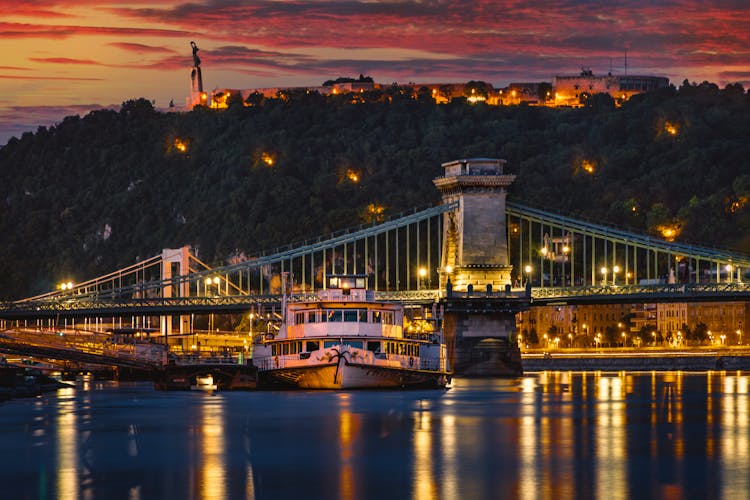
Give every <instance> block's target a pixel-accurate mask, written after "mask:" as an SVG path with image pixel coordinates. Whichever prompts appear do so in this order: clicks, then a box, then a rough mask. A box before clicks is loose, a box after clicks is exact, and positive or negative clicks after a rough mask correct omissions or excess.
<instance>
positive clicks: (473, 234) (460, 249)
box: [433, 158, 516, 292]
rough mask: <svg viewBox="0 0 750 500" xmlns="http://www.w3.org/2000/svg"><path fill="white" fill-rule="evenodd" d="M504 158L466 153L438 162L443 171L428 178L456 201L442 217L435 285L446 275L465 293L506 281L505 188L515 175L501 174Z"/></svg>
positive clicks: (445, 199) (448, 200) (443, 281)
mask: <svg viewBox="0 0 750 500" xmlns="http://www.w3.org/2000/svg"><path fill="white" fill-rule="evenodd" d="M503 165H505V160H496V159H493V158H471V159H467V160H456V161H451V162H448V163H443V168H444V169H445V175H444V176H443V177H438V178H437V179H435V180H433V182H434V183H435V186H436V187H437V188H438V189H439V190H440V192H441V193H442V195H443V203H445V204H448V203H453V202H456V203H458V208H457V209H456V210H455V211H452V212H448V213H446V214H445V216H444V219H443V249H442V262H441V266H440V288H441V289H445V287H446V285H447V282H448V280H449V279H450V281H451V284H452V286H453V289H454V290H456V291H461V292H465V291H467V289H468V288H469V285H471V288H473V289H474V290H476V291H485V290H486V289H487V287H488V286H491V287H492V290H495V291H498V290H502V289H504V288H505V285H509V284H510V273H511V270H512V269H513V267H512V266H511V265H510V264H509V260H508V241H507V232H506V227H505V190H506V188H507V187H508V186H510V185H511V183H512V182H513V181H514V180H515V179H516V176H515V175H509V174H503Z"/></svg>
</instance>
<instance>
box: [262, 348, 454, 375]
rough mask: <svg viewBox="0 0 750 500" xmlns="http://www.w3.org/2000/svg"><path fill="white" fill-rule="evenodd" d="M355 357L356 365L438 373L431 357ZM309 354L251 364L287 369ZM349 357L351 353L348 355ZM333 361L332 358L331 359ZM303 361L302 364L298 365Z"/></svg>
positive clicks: (375, 354)
mask: <svg viewBox="0 0 750 500" xmlns="http://www.w3.org/2000/svg"><path fill="white" fill-rule="evenodd" d="M315 352H317V351H315ZM356 352H357V355H356V356H355V357H354V359H352V358H351V357H347V360H350V361H355V362H356V363H358V364H369V365H381V366H383V365H385V366H388V367H391V368H410V369H415V370H425V371H440V370H441V366H440V359H439V358H433V357H420V356H407V355H404V354H388V353H384V352H372V351H356ZM310 354H311V353H306V352H303V353H299V354H294V355H291V356H289V355H281V356H259V357H255V358H254V359H253V364H254V365H255V367H256V368H258V370H260V371H267V370H274V369H277V368H288V367H293V366H302V365H304V364H307V363H306V362H305V361H306V360H307V359H308V358H309V357H310ZM350 356H351V353H350ZM332 359H333V358H332ZM299 361H303V363H298V362H299Z"/></svg>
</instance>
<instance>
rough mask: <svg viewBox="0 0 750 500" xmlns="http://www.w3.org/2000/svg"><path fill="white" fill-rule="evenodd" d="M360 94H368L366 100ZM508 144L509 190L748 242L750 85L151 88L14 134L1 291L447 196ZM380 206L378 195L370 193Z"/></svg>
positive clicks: (638, 226) (341, 224)
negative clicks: (220, 95)
mask: <svg viewBox="0 0 750 500" xmlns="http://www.w3.org/2000/svg"><path fill="white" fill-rule="evenodd" d="M361 100H362V99H360V101H361ZM478 156H482V157H497V158H504V159H506V160H508V164H507V167H506V168H507V171H508V172H510V173H514V174H517V175H518V178H517V180H516V182H515V184H514V185H513V186H512V187H511V191H510V199H513V200H515V201H518V202H521V203H524V204H527V205H531V206H534V207H538V208H546V209H550V210H554V211H557V212H560V213H563V214H568V215H572V216H580V217H586V218H588V219H591V220H594V221H599V222H605V223H610V224H615V225H618V226H623V227H630V228H633V229H635V230H638V231H642V232H650V233H652V234H654V235H660V234H664V231H665V230H666V229H671V230H672V231H674V232H675V234H677V238H678V239H680V240H686V241H693V242H697V243H701V244H705V245H717V246H722V247H727V248H735V249H737V250H740V251H742V252H745V253H750V231H749V230H750V207H748V206H747V201H748V198H749V197H750V160H749V158H750V96H748V94H746V93H745V92H744V91H743V89H742V88H741V87H740V86H739V85H733V86H728V87H727V88H725V89H718V88H717V87H716V86H715V85H712V84H707V83H704V84H701V85H690V84H687V83H686V84H683V86H681V87H680V88H679V89H675V88H670V89H664V90H662V91H659V92H654V93H650V94H645V95H641V96H636V97H633V98H632V99H631V100H630V101H629V102H627V103H626V104H625V105H624V106H623V107H621V108H614V107H613V103H612V101H611V99H610V98H608V97H607V96H603V95H598V96H594V97H593V98H592V99H591V100H590V101H589V106H587V107H584V108H581V109H550V108H536V107H526V106H516V107H490V106H485V105H482V104H475V105H471V104H468V103H466V102H453V103H451V104H444V105H437V104H435V103H434V102H432V101H431V100H430V99H429V98H426V97H425V96H420V97H419V98H418V99H412V98H409V97H407V96H402V95H401V94H399V93H394V94H393V96H390V98H389V99H383V98H382V96H380V97H379V98H377V99H376V98H373V99H364V102H357V103H352V102H350V101H349V100H348V98H347V97H345V96H344V97H342V96H336V97H329V98H325V97H322V96H319V95H315V94H312V95H302V96H297V97H294V98H291V99H290V98H289V96H286V97H285V98H283V99H282V98H280V99H270V100H265V101H264V102H262V103H261V104H256V105H255V106H252V107H245V106H242V105H241V103H240V105H237V104H236V103H234V104H233V105H232V106H230V108H229V109H228V110H225V111H215V110H207V109H196V110H194V111H192V112H189V113H160V112H156V111H155V110H154V109H153V108H152V106H151V104H150V103H149V102H148V101H146V100H136V101H128V102H126V103H124V104H123V106H122V109H121V110H120V111H119V112H118V111H112V110H105V111H94V112H92V113H90V114H88V115H86V116H85V117H82V118H80V117H68V118H66V119H65V120H63V121H62V122H61V123H60V124H59V125H57V126H54V127H51V128H49V129H46V128H40V129H39V130H37V132H36V133H27V134H24V135H23V136H22V137H21V138H20V139H11V140H10V141H9V142H8V144H7V145H6V146H4V147H2V148H0V174H1V175H2V179H3V182H2V184H0V252H2V259H0V297H3V298H18V297H23V296H28V295H30V294H33V293H38V292H43V291H47V290H51V289H53V288H54V287H55V285H56V283H58V282H59V281H60V280H62V279H73V280H78V281H80V280H83V279H86V278H89V277H93V276H98V275H100V274H104V273H105V272H108V271H111V270H115V269H118V268H120V267H123V266H125V265H129V264H132V263H134V262H136V261H137V260H138V259H142V258H146V257H150V256H152V255H156V254H157V253H159V252H160V251H161V249H162V248H167V247H178V246H181V245H183V244H190V245H193V246H194V247H195V248H196V249H197V250H198V253H199V256H200V258H201V259H202V260H204V261H207V262H214V263H219V262H222V261H226V260H227V259H229V258H230V257H231V256H232V255H235V254H240V253H244V254H246V255H250V254H252V253H253V252H256V251H259V250H263V249H268V248H272V247H274V246H276V245H280V244H284V243H289V242H293V241H298V240H301V239H305V238H307V237H313V236H317V235H321V234H326V233H328V232H331V231H335V230H338V229H342V228H345V227H348V226H352V225H355V224H359V223H361V222H366V221H367V222H369V221H370V220H371V219H372V218H373V217H374V216H373V214H372V210H371V207H370V206H371V205H372V206H383V207H385V213H387V214H395V213H397V212H399V211H401V210H405V209H410V208H413V207H417V206H425V205H428V204H433V203H435V202H437V201H438V200H439V196H438V192H437V190H436V189H435V188H434V187H433V185H432V179H433V178H434V177H436V176H438V175H440V174H441V173H442V168H441V166H440V164H441V163H442V162H446V161H450V160H455V159H459V158H466V157H478ZM368 207H370V208H368Z"/></svg>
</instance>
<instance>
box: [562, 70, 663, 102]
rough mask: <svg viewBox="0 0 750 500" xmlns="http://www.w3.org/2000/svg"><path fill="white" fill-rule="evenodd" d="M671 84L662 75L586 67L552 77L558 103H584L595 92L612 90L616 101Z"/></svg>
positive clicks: (601, 92) (608, 92)
mask: <svg viewBox="0 0 750 500" xmlns="http://www.w3.org/2000/svg"><path fill="white" fill-rule="evenodd" d="M667 86H669V79H668V78H665V77H661V76H642V75H613V74H611V73H608V74H606V75H594V73H593V72H592V71H591V70H590V69H583V70H582V71H581V73H580V74H578V75H573V76H562V75H558V76H555V77H554V78H553V79H552V88H553V92H554V94H553V96H554V105H555V106H571V107H579V106H583V104H584V103H585V102H586V99H588V98H590V97H591V96H593V95H595V94H609V95H610V96H611V97H612V98H613V99H614V100H615V102H618V103H621V102H623V101H627V100H628V99H630V97H631V96H633V95H635V94H641V93H643V92H649V91H651V90H656V89H660V88H664V87H667Z"/></svg>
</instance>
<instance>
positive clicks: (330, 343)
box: [323, 340, 339, 349]
mask: <svg viewBox="0 0 750 500" xmlns="http://www.w3.org/2000/svg"><path fill="white" fill-rule="evenodd" d="M336 345H339V341H338V340H326V341H324V342H323V349H327V348H328V347H333V346H336Z"/></svg>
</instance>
